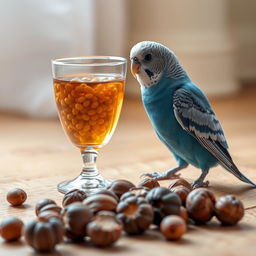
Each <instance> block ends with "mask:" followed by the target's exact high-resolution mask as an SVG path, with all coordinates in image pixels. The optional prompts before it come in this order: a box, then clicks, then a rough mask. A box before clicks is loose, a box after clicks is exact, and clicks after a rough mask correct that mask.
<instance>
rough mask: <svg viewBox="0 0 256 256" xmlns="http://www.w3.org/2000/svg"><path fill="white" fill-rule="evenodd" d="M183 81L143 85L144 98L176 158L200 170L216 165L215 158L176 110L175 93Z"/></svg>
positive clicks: (151, 116)
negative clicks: (186, 127)
mask: <svg viewBox="0 0 256 256" xmlns="http://www.w3.org/2000/svg"><path fill="white" fill-rule="evenodd" d="M183 86H184V83H178V82H176V81H175V82H173V83H172V84H171V86H170V80H169V79H162V80H161V81H160V83H159V84H157V85H155V86H152V87H149V88H144V87H142V88H141V89H142V101H143V104H144V107H145V110H146V112H147V115H148V117H149V119H150V121H151V124H152V126H153V128H154V130H155V131H156V133H157V135H158V137H159V138H160V140H161V141H162V142H163V143H164V144H165V145H166V146H167V147H168V148H169V150H170V151H171V152H172V153H173V154H174V155H175V157H176V158H181V159H183V160H184V161H186V162H187V163H189V164H192V165H194V166H196V167H198V168H201V169H207V168H211V167H213V166H215V165H216V163H217V160H216V158H215V157H214V156H213V155H212V154H211V153H209V152H208V151H207V150H206V149H205V148H204V147H203V146H202V145H201V144H200V143H199V142H198V141H197V140H196V139H195V138H194V137H193V136H192V135H190V134H189V133H188V132H187V131H185V130H183V129H182V127H181V126H180V124H179V123H178V121H177V119H176V117H175V115H174V111H173V93H174V92H175V90H177V89H179V88H181V87H183Z"/></svg>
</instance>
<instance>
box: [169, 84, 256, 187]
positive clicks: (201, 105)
mask: <svg viewBox="0 0 256 256" xmlns="http://www.w3.org/2000/svg"><path fill="white" fill-rule="evenodd" d="M173 108H174V114H175V117H176V119H177V121H178V122H179V124H180V125H181V127H182V128H183V129H185V130H186V131H187V132H188V133H189V134H191V135H193V136H194V137H195V138H196V139H197V140H198V141H199V143H201V145H203V146H204V147H205V148H206V149H207V150H208V151H209V152H210V153H212V154H213V155H214V156H215V157H216V158H217V159H218V161H219V163H220V164H221V165H222V166H223V167H224V168H225V169H226V170H228V171H229V172H231V173H232V174H233V175H235V176H236V177H237V178H238V179H240V180H242V181H244V182H247V183H251V184H252V185H255V184H254V183H253V182H251V181H250V180H249V179H247V178H246V177H245V176H244V175H243V174H242V173H241V172H240V171H239V170H238V168H237V167H236V165H235V164H234V162H233V160H232V158H231V156H230V154H229V153H228V150H227V148H228V145H227V142H226V139H225V136H224V132H223V130H222V128H221V125H220V123H219V121H218V120H217V118H216V116H215V114H214V112H213V110H212V109H211V107H210V105H209V103H208V101H207V99H206V97H205V96H204V95H203V94H202V93H199V92H198V91H196V90H192V89H185V88H180V89H178V90H176V91H175V92H174V95H173Z"/></svg>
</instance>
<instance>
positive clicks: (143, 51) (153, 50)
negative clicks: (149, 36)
mask: <svg viewBox="0 0 256 256" xmlns="http://www.w3.org/2000/svg"><path fill="white" fill-rule="evenodd" d="M148 54H150V55H151V56H152V60H151V61H150V60H149V61H147V60H146V58H145V56H147V55H148ZM130 58H131V59H135V58H136V59H137V60H136V61H137V62H138V63H140V68H139V72H138V74H137V75H136V78H137V80H138V82H139V83H140V85H142V86H145V87H150V86H152V85H155V84H157V82H158V81H159V79H160V78H161V76H162V74H163V73H164V74H165V75H166V77H170V78H173V79H179V78H183V77H185V76H186V73H185V71H184V69H183V67H182V66H181V65H180V63H179V61H178V59H177V57H176V56H175V54H174V53H173V52H172V51H171V50H170V49H168V48H167V47H166V46H164V45H162V44H160V43H156V42H152V41H143V42H140V43H137V44H136V45H134V46H133V48H132V49H131V53H130ZM145 70H146V71H145Z"/></svg>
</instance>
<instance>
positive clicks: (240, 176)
mask: <svg viewBox="0 0 256 256" xmlns="http://www.w3.org/2000/svg"><path fill="white" fill-rule="evenodd" d="M219 163H220V164H221V165H222V166H223V167H224V168H225V169H226V170H227V171H229V172H230V173H232V174H233V175H234V176H236V177H237V178H238V179H239V180H241V181H243V182H246V183H249V184H251V185H253V186H254V187H256V184H255V183H253V182H252V181H251V180H249V179H248V178H247V177H246V176H244V175H243V174H242V173H241V172H240V171H239V170H238V168H237V167H236V165H235V164H234V163H233V162H232V165H230V166H227V165H226V164H224V163H223V162H219Z"/></svg>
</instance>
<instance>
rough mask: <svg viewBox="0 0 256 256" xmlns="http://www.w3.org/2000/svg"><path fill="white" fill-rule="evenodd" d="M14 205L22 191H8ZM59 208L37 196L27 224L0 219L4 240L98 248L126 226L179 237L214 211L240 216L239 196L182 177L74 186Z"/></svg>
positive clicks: (229, 218) (223, 218) (225, 218)
mask: <svg viewBox="0 0 256 256" xmlns="http://www.w3.org/2000/svg"><path fill="white" fill-rule="evenodd" d="M7 200H8V201H9V202H10V203H11V204H12V205H20V204H22V203H23V202H24V201H25V200H26V193H25V192H24V191H23V190H21V189H14V190H12V191H10V192H9V193H8V194H7ZM62 204H63V208H62V207H60V206H58V205H57V204H56V202H55V201H53V200H51V199H43V200H40V201H39V202H38V203H37V204H36V207H35V212H36V215H37V219H36V220H33V221H31V222H29V223H27V224H26V225H23V222H22V221H21V220H20V219H18V218H13V217H9V218H7V219H5V220H3V221H2V223H1V224H0V232H1V236H2V238H4V239H5V240H6V241H13V240H17V239H19V238H20V237H21V236H22V234H24V237H25V241H26V242H27V244H29V245H30V246H31V247H33V248H34V249H35V250H36V251H43V252H49V251H52V250H53V249H54V248H55V245H57V244H58V243H60V242H61V241H63V239H64V237H66V239H68V240H71V241H73V242H77V241H83V240H84V239H85V238H86V239H88V240H90V241H91V243H92V244H94V245H96V246H99V247H106V246H110V245H112V244H113V243H115V242H116V241H117V240H118V239H119V238H120V237H121V234H122V231H123V230H124V231H125V232H126V233H127V234H129V235H132V234H142V233H143V232H144V231H146V230H147V229H149V227H150V226H151V225H152V224H155V225H157V226H158V227H160V230H161V232H162V234H163V235H164V236H165V237H166V238H167V239H168V240H177V239H179V238H181V237H182V235H183V234H184V233H185V232H186V230H187V224H188V223H191V224H193V223H194V224H197V223H200V224H203V223H206V222H208V221H209V220H210V219H211V218H212V217H213V216H216V217H217V219H218V220H219V221H220V222H221V223H222V224H224V225H234V224H236V223H237V222H238V221H239V220H240V219H241V218H242V217H243V215H244V207H243V204H242V203H241V201H240V200H238V199H236V198H235V197H234V196H231V195H228V196H223V197H221V198H219V199H218V200H217V201H216V199H215V196H214V194H213V193H212V192H211V191H210V190H209V189H206V188H197V189H192V187H191V185H190V184H189V183H188V182H187V181H186V180H184V179H177V180H173V181H172V183H171V184H170V186H169V187H168V188H164V187H160V185H159V183H158V182H157V181H156V180H154V179H144V180H142V181H141V182H140V183H139V185H138V187H135V185H134V184H133V183H131V182H130V181H127V180H116V181H114V182H112V184H111V185H110V186H109V188H108V189H103V190H101V191H99V192H97V193H95V194H93V195H90V196H88V195H87V194H86V193H85V192H83V191H81V190H72V191H69V192H68V193H67V194H65V196H64V198H63V202H62Z"/></svg>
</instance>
